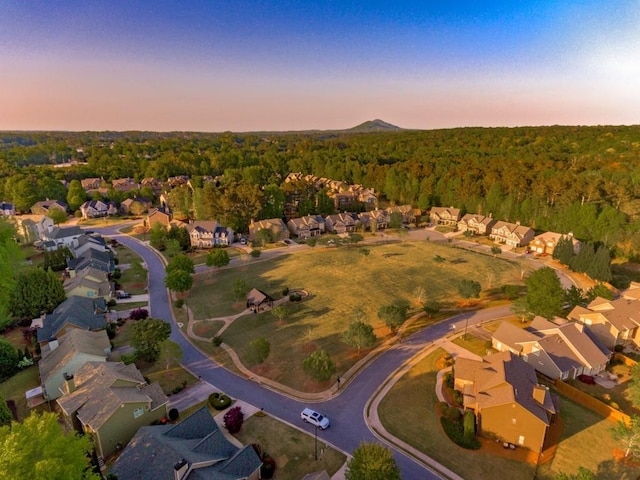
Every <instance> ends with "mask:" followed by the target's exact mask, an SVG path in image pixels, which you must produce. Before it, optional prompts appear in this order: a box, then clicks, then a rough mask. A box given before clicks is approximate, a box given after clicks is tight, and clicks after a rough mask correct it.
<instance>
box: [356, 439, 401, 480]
mask: <svg viewBox="0 0 640 480" xmlns="http://www.w3.org/2000/svg"><path fill="white" fill-rule="evenodd" d="M345 479H346V480H400V469H399V468H398V465H397V464H396V461H395V459H394V458H393V454H392V453H391V450H389V449H388V448H386V447H384V446H382V445H380V444H379V443H367V442H362V443H361V444H360V446H358V448H356V449H355V450H354V451H353V458H352V459H351V460H349V461H348V462H347V469H346V471H345Z"/></svg>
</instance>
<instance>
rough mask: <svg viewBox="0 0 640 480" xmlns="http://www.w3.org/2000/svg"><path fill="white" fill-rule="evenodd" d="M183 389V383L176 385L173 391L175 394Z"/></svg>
mask: <svg viewBox="0 0 640 480" xmlns="http://www.w3.org/2000/svg"><path fill="white" fill-rule="evenodd" d="M182 390H184V388H183V387H182V385H178V386H177V387H174V389H173V390H172V393H174V394H176V393H180V392H181V391H182Z"/></svg>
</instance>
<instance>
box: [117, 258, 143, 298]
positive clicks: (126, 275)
mask: <svg viewBox="0 0 640 480" xmlns="http://www.w3.org/2000/svg"><path fill="white" fill-rule="evenodd" d="M137 259H138V260H140V257H137ZM121 263H122V264H125V263H126V262H121ZM118 283H119V284H120V285H121V289H122V290H124V291H125V292H129V293H131V294H132V295H139V294H143V293H146V291H147V270H146V269H145V268H144V267H143V266H142V264H141V263H140V262H139V261H137V262H136V261H134V262H133V263H130V264H129V267H127V268H124V269H122V275H121V276H120V278H119V279H118Z"/></svg>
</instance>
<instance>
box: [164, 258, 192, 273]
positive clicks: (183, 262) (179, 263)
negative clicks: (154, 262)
mask: <svg viewBox="0 0 640 480" xmlns="http://www.w3.org/2000/svg"><path fill="white" fill-rule="evenodd" d="M166 270H167V273H171V272H173V271H175V270H183V271H185V272H187V273H195V267H194V265H193V260H191V259H190V258H189V257H187V256H186V255H176V256H175V257H173V258H172V259H171V260H169V263H168V264H167V268H166Z"/></svg>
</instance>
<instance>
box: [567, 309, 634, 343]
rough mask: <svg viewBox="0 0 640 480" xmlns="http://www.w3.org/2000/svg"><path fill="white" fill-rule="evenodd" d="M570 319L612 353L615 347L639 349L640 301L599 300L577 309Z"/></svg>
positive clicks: (570, 314) (570, 315)
mask: <svg viewBox="0 0 640 480" xmlns="http://www.w3.org/2000/svg"><path fill="white" fill-rule="evenodd" d="M568 318H569V320H574V321H576V322H578V323H580V324H582V325H584V326H585V327H586V328H587V329H588V330H589V331H590V332H591V333H592V334H593V335H594V336H595V337H596V338H597V339H598V340H599V341H600V343H602V344H603V345H604V346H605V347H607V348H608V349H609V350H614V349H615V346H616V345H630V344H632V345H635V346H636V347H640V328H639V327H640V300H633V299H631V300H630V299H628V298H619V299H617V300H607V299H605V298H602V297H598V298H596V299H595V300H593V301H592V302H591V303H590V304H589V305H587V307H586V308H585V307H581V306H577V307H575V308H574V309H573V310H571V312H569V315H568Z"/></svg>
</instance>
